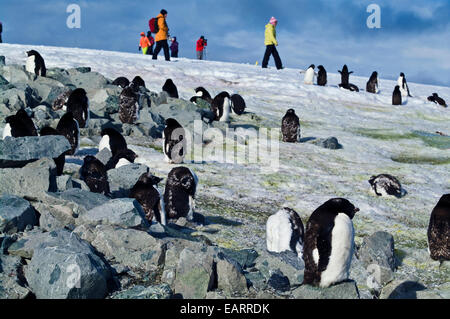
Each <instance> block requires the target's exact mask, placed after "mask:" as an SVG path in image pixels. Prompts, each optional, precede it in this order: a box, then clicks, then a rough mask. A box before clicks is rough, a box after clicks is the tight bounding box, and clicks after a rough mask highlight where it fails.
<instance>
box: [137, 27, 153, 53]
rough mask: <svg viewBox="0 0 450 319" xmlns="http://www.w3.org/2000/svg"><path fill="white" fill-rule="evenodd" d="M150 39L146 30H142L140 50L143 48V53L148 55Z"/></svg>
mask: <svg viewBox="0 0 450 319" xmlns="http://www.w3.org/2000/svg"><path fill="white" fill-rule="evenodd" d="M150 46H151V45H150V40H149V39H148V38H147V37H146V36H145V33H144V32H141V41H139V51H141V48H142V54H143V55H146V54H147V51H148V48H149V47H150Z"/></svg>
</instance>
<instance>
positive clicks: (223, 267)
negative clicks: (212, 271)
mask: <svg viewBox="0 0 450 319" xmlns="http://www.w3.org/2000/svg"><path fill="white" fill-rule="evenodd" d="M216 267H217V288H219V289H221V290H222V291H223V292H224V293H225V294H226V295H227V296H245V295H246V293H248V289H247V279H246V278H245V276H244V274H243V271H242V268H241V267H240V265H239V264H238V263H237V262H235V261H233V260H229V259H227V258H225V257H224V258H222V259H219V260H218V261H217V265H216Z"/></svg>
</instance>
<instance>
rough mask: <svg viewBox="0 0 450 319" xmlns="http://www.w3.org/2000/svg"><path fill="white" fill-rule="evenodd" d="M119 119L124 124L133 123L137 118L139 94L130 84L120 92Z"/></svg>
mask: <svg viewBox="0 0 450 319" xmlns="http://www.w3.org/2000/svg"><path fill="white" fill-rule="evenodd" d="M119 119H120V121H121V122H122V123H125V124H134V123H136V121H137V120H139V96H138V95H137V94H136V92H135V91H134V89H133V87H132V86H127V87H126V88H124V89H123V91H122V93H120V97H119Z"/></svg>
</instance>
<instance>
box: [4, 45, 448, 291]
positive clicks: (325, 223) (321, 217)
mask: <svg viewBox="0 0 450 319" xmlns="http://www.w3.org/2000/svg"><path fill="white" fill-rule="evenodd" d="M27 55H28V59H27V63H26V69H27V71H29V72H32V73H34V74H36V75H38V76H45V74H46V68H45V63H44V60H43V58H42V57H41V56H40V54H39V53H38V52H36V51H34V50H31V51H28V52H27ZM314 69H315V66H314V65H311V66H310V67H309V68H308V70H307V71H306V73H305V80H304V83H305V84H309V85H311V84H313V81H314V76H315V75H316V74H315V72H314ZM318 69H319V73H318V75H317V85H319V86H325V85H326V84H327V74H326V70H325V68H324V67H323V66H322V65H320V66H319V67H318ZM339 73H340V74H341V83H340V84H339V87H341V88H343V89H347V90H350V91H356V92H358V91H359V89H358V87H357V86H355V85H354V84H352V83H350V82H349V76H350V74H351V73H353V72H349V71H348V67H347V66H346V65H344V67H343V68H342V70H341V71H339ZM377 77H378V74H377V72H373V73H372V75H371V77H370V79H369V81H368V82H367V85H366V91H367V92H369V93H374V94H376V93H378V92H379V89H378V78H377ZM113 84H114V85H117V86H119V87H121V88H122V89H123V91H122V93H121V95H120V111H119V116H120V119H121V121H122V122H123V123H130V124H133V123H135V122H136V121H137V120H138V119H139V107H140V105H139V95H140V93H139V92H140V89H141V87H144V88H145V82H144V80H143V79H142V78H140V77H139V76H137V77H135V78H134V79H133V81H131V82H130V81H129V80H128V79H127V78H125V77H119V78H117V79H116V80H115V81H114V82H113ZM163 91H166V92H167V93H168V94H169V96H170V97H174V98H178V90H177V88H176V86H175V84H174V83H173V81H172V80H171V79H168V80H167V81H166V83H165V84H164V86H163ZM195 92H196V95H195V96H194V97H192V98H191V100H190V101H191V102H193V103H196V104H197V103H198V102H199V100H203V101H205V102H206V103H208V104H210V108H211V111H212V112H213V113H214V116H215V117H214V120H216V121H223V122H228V121H230V114H231V113H232V111H233V112H234V113H235V114H237V115H241V114H243V113H244V111H245V108H246V105H245V101H244V99H243V98H242V96H240V95H238V94H233V95H231V96H230V94H229V93H228V92H221V93H219V94H218V95H216V96H215V97H214V98H212V97H211V95H210V94H209V92H208V91H207V90H206V89H205V88H204V87H198V88H196V89H195ZM402 97H411V95H410V92H409V88H408V85H407V82H406V78H405V75H404V74H403V73H401V74H400V77H399V79H398V85H397V86H396V87H395V90H394V93H393V101H392V102H393V103H392V104H393V105H401V104H402ZM428 100H429V101H430V102H434V103H436V104H439V105H441V106H444V107H446V103H445V101H444V100H443V99H442V98H440V97H439V96H438V95H437V93H433V95H432V96H430V97H428ZM52 108H53V109H54V110H59V109H63V110H66V113H65V114H64V115H63V116H62V117H61V119H60V121H59V123H58V125H57V127H56V128H52V127H44V128H43V129H41V131H40V135H41V136H47V135H62V136H65V137H66V138H67V140H68V141H69V142H70V145H71V149H70V150H69V151H67V152H66V153H63V154H61V155H60V156H59V157H58V158H55V159H54V161H55V163H56V166H57V173H58V175H61V174H62V173H63V168H64V161H65V156H67V155H74V154H75V153H76V152H77V150H78V147H79V133H80V132H79V130H80V128H84V127H86V125H88V121H89V100H88V98H87V95H86V91H85V90H84V89H82V88H77V89H75V90H74V91H72V90H67V91H65V92H64V93H62V94H61V95H60V96H59V97H58V98H57V99H56V101H55V103H54V104H53V105H52ZM281 129H282V134H283V141H284V142H288V143H296V142H299V140H300V120H299V118H298V116H297V115H296V114H295V110H293V109H289V110H288V111H287V113H286V115H285V116H284V117H283V119H282V125H281ZM101 135H102V139H101V141H100V143H99V151H100V150H102V149H104V148H107V149H109V150H110V151H111V153H112V157H111V159H110V160H109V162H108V163H107V164H106V165H105V164H103V163H102V162H100V161H99V160H98V159H97V158H95V157H94V156H90V155H89V156H86V157H85V158H84V160H83V165H82V167H81V169H80V174H81V177H82V179H83V180H84V181H85V182H86V184H87V185H88V187H89V189H90V190H91V191H92V192H96V193H102V194H104V195H106V196H111V192H110V189H109V183H108V175H107V171H108V170H110V169H114V168H117V167H120V166H122V165H128V164H130V163H133V162H134V161H135V159H136V158H137V157H138V155H137V154H136V153H135V152H133V151H132V150H130V149H129V148H128V146H127V143H126V140H125V138H124V137H123V136H122V135H121V134H120V132H118V131H117V130H115V129H114V128H105V129H103V130H102V132H101ZM24 136H37V129H36V126H35V125H34V123H33V121H32V119H31V118H30V116H29V115H28V114H27V112H26V111H25V110H23V109H21V110H19V111H18V112H17V113H16V114H15V115H12V116H9V117H7V118H6V126H5V129H4V131H3V139H5V138H11V137H12V138H17V137H24ZM163 139H164V154H165V156H166V159H168V162H169V163H171V164H180V163H182V162H183V158H184V155H185V151H186V150H185V144H184V143H185V138H184V129H183V127H182V126H181V125H180V124H179V122H178V121H177V120H176V119H167V120H166V127H165V129H164V138H163ZM180 145H181V146H180ZM162 180H163V179H162V178H159V177H157V176H154V175H153V174H151V173H150V172H147V173H144V174H142V175H141V176H140V178H139V179H138V181H137V182H136V184H135V185H134V187H133V188H132V190H131V192H130V195H129V196H130V198H135V199H136V200H137V201H138V202H139V203H140V204H141V206H142V207H143V210H144V212H145V216H146V219H147V220H148V221H149V222H158V223H162V224H163V225H165V224H167V223H168V222H170V221H174V220H176V219H178V218H181V217H185V218H187V219H188V220H190V221H193V220H195V217H194V210H195V195H196V190H197V187H198V182H199V180H198V177H197V175H196V174H195V173H194V171H192V170H191V169H189V168H187V167H175V168H173V169H172V170H171V171H170V172H169V174H168V177H167V182H166V185H165V191H164V193H162V192H160V191H159V189H158V184H159V183H160V182H161V181H162ZM368 182H369V184H370V186H371V189H372V190H373V192H374V194H375V195H376V196H395V197H398V198H401V197H402V196H404V195H405V194H406V191H405V190H404V189H403V188H402V186H401V184H400V182H399V180H398V179H397V178H396V177H394V176H392V175H389V174H381V175H378V176H372V177H371V178H370V179H369V181H368ZM358 211H359V209H358V208H357V207H355V206H354V204H352V203H351V202H350V201H349V200H347V199H345V198H333V199H330V200H328V201H326V202H325V203H324V204H322V205H321V206H319V207H318V208H317V209H316V210H314V212H313V213H312V215H311V216H310V217H309V220H308V222H307V224H306V229H305V227H304V225H303V222H302V220H301V218H300V215H299V214H298V213H297V212H296V211H295V210H293V209H291V208H288V207H284V208H282V209H281V210H279V211H278V212H277V213H275V214H274V215H272V216H270V217H269V218H268V220H267V223H266V245H267V249H268V251H270V252H275V253H280V252H283V251H287V250H288V251H289V250H290V251H293V252H294V253H296V254H297V256H298V257H299V258H303V259H304V261H305V274H304V282H303V284H308V285H315V286H320V287H329V286H331V285H333V284H336V283H339V282H341V281H344V280H346V279H348V276H349V269H350V264H351V259H352V255H353V251H354V228H353V222H352V220H353V218H354V217H355V214H356V213H357V212H358ZM449 242H450V194H446V195H443V196H442V198H441V199H440V200H439V202H438V203H437V205H436V207H435V208H434V209H433V211H432V213H431V217H430V223H429V227H428V243H429V251H430V256H431V258H432V259H434V260H439V261H443V260H450V246H449Z"/></svg>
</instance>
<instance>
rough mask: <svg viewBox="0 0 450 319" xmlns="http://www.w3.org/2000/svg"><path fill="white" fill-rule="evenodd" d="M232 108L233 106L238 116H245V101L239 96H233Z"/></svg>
mask: <svg viewBox="0 0 450 319" xmlns="http://www.w3.org/2000/svg"><path fill="white" fill-rule="evenodd" d="M231 106H232V109H233V112H234V113H236V114H237V115H242V114H244V111H245V107H246V105H245V100H244V98H243V97H242V96H240V95H239V94H233V95H232V96H231Z"/></svg>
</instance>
